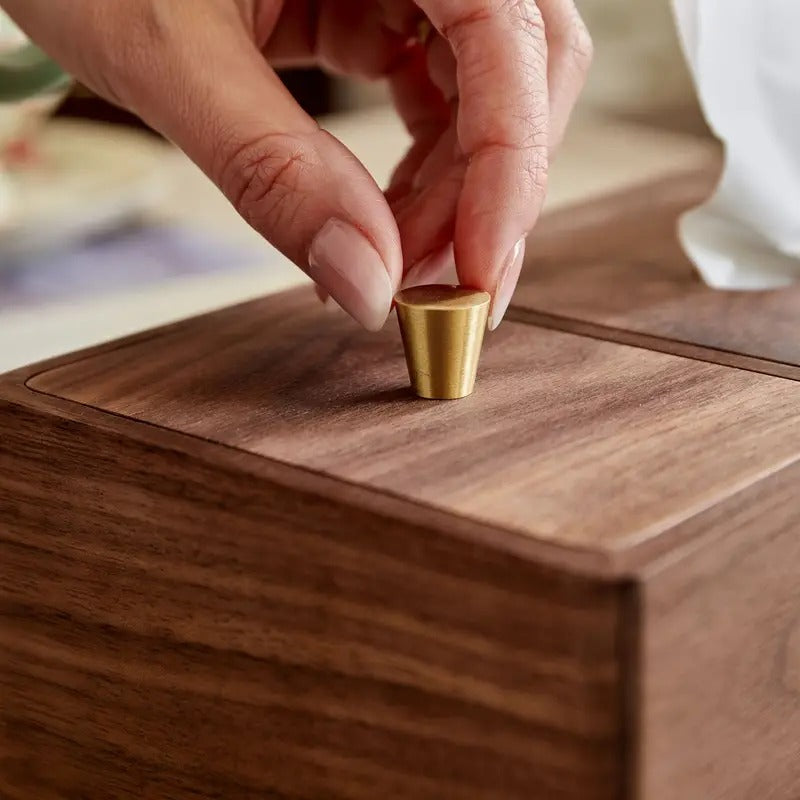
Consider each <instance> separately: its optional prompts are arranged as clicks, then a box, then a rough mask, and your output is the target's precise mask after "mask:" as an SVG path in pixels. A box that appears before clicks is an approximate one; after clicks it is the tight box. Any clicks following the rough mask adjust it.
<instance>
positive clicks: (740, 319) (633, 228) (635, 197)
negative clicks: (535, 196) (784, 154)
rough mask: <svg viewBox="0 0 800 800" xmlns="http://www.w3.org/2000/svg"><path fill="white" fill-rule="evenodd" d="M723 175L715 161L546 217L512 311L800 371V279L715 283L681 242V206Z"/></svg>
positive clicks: (606, 334) (715, 357)
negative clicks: (732, 285)
mask: <svg viewBox="0 0 800 800" xmlns="http://www.w3.org/2000/svg"><path fill="white" fill-rule="evenodd" d="M715 180H716V168H714V167H710V168H709V170H707V171H705V172H702V171H701V172H695V173H689V174H685V175H678V176H673V177H671V178H667V179H665V180H662V181H660V182H658V183H656V184H652V185H648V186H644V187H642V188H641V189H639V190H638V191H633V192H625V193H622V194H620V195H617V196H615V197H611V198H605V199H603V200H599V201H595V202H591V203H588V204H586V205H584V206H582V207H579V208H575V209H569V210H566V211H563V212H558V213H556V214H554V215H552V216H551V217H550V218H548V219H546V220H544V221H543V223H542V224H541V225H540V226H539V227H537V230H536V236H534V237H533V238H532V240H531V243H530V248H529V259H528V263H527V264H526V268H525V270H524V271H523V277H522V280H521V284H520V288H519V290H518V291H517V293H516V295H515V297H514V308H513V309H512V312H511V316H512V318H516V319H520V318H522V317H524V312H532V313H533V316H532V317H530V318H528V321H531V322H534V323H538V324H546V325H548V326H552V327H556V328H561V329H565V330H574V329H575V327H574V322H579V323H588V324H589V326H590V327H589V330H588V331H587V329H586V327H585V326H584V327H583V328H580V330H581V332H590V333H591V334H592V335H597V336H599V337H601V338H604V339H608V340H611V341H630V340H631V337H630V335H629V334H631V333H632V334H634V335H637V334H638V335H639V336H640V338H639V339H638V341H639V342H640V343H642V344H643V345H644V346H646V347H649V348H654V349H662V350H666V351H669V352H676V353H680V354H682V355H689V356H690V357H702V358H706V359H709V360H712V361H716V362H721V363H729V364H733V365H735V366H743V367H745V368H747V369H757V370H759V371H762V372H765V373H768V374H777V375H791V376H792V377H794V378H798V377H800V369H798V366H800V337H798V336H797V335H796V321H797V319H798V316H800V287H790V288H787V289H781V290H773V291H755V292H751V291H746V292H734V291H719V290H714V289H710V288H708V287H707V286H706V285H705V284H703V283H702V282H701V281H700V279H699V278H698V276H697V275H696V273H695V271H694V269H693V267H692V265H691V264H690V262H689V261H688V260H687V258H686V256H685V255H684V253H683V251H682V250H681V248H680V246H679V243H678V241H677V237H676V231H675V227H676V224H677V219H678V217H679V215H680V214H681V213H682V212H684V211H685V210H687V209H688V208H691V207H693V206H695V205H697V204H699V203H700V202H702V200H703V199H705V198H706V197H707V196H708V194H709V192H710V191H711V188H712V187H713V185H714V182H715ZM520 312H522V316H520ZM626 334H627V335H626ZM641 337H644V338H641ZM657 339H660V340H662V341H661V342H658V341H655V340H657ZM634 340H637V339H636V336H634ZM687 345H688V346H689V348H688V349H687V347H686V346H687ZM697 346H699V347H700V348H703V350H704V351H705V352H701V353H698V347H697ZM787 367H788V369H787Z"/></svg>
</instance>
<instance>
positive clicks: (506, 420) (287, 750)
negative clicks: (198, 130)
mask: <svg viewBox="0 0 800 800" xmlns="http://www.w3.org/2000/svg"><path fill="white" fill-rule="evenodd" d="M711 182H713V172H711V171H710V172H709V173H707V174H697V175H694V176H693V177H691V176H685V175H684V176H677V177H675V178H674V179H671V180H668V181H666V182H664V183H661V184H658V185H657V186H654V187H650V188H649V189H648V190H646V191H643V192H641V193H638V194H637V193H636V192H632V193H628V194H626V195H625V196H623V197H620V198H617V199H615V200H613V201H609V202H608V203H606V204H591V205H589V206H586V207H584V208H582V209H576V210H575V211H574V212H573V213H572V214H571V216H569V217H567V216H560V215H556V216H554V217H552V218H551V219H549V220H547V221H546V222H545V223H544V224H543V226H542V228H541V235H540V236H539V237H538V238H537V243H536V244H535V246H534V248H533V252H534V266H535V268H536V269H538V270H539V276H540V279H541V281H540V284H539V285H538V289H537V291H534V289H533V284H532V283H530V284H529V283H527V282H526V285H525V286H524V287H523V289H522V290H521V293H520V298H521V304H520V305H518V306H516V307H515V308H513V309H512V311H511V314H510V316H511V318H512V321H510V322H508V323H507V324H504V325H503V326H502V327H501V328H500V330H499V332H497V333H496V334H494V335H492V336H490V337H489V338H488V343H487V347H486V351H485V354H484V359H483V364H482V370H481V375H480V378H479V388H478V392H477V393H476V394H475V395H474V396H473V397H471V398H469V399H468V400H464V401H459V402H456V403H431V402H427V401H422V400H417V399H415V398H413V397H412V396H411V394H410V392H409V390H408V388H407V376H406V374H405V367H404V363H403V359H402V354H401V349H400V339H399V335H398V334H397V332H396V330H395V329H394V327H393V326H392V327H390V328H388V329H387V330H386V331H385V332H383V333H382V334H380V335H370V334H366V333H363V332H361V331H359V330H358V329H357V328H356V327H355V326H354V325H353V324H351V323H350V322H348V321H347V320H346V319H344V318H335V317H333V318H332V317H330V316H329V315H328V314H326V313H324V312H323V311H321V310H320V309H319V307H318V305H317V304H316V302H315V301H314V300H313V299H312V298H310V297H309V295H308V294H307V293H306V292H302V291H296V292H292V293H288V294H284V295H281V296H279V297H274V298H270V299H266V300H263V301H257V302H255V303H251V304H247V305H244V306H239V307H236V308H231V309H226V310H224V311H221V312H218V313H215V314H212V315H207V316H204V317H200V318H197V319H194V320H189V321H186V322H183V323H178V324H176V325H173V326H170V327H168V328H165V329H162V330H159V331H153V332H149V333H146V334H142V335H138V336H135V337H132V338H131V339H130V340H127V341H124V342H119V343H112V344H110V345H105V346H101V347H99V348H95V349H94V350H92V351H91V352H88V353H85V354H80V355H75V356H68V357H64V358H61V359H56V360H55V361H54V362H52V363H49V364H46V365H41V366H39V367H35V368H31V369H29V370H21V371H18V372H17V373H14V374H12V375H10V376H6V377H5V378H0V797H2V798H3V800H6V798H8V800H21V799H22V798H24V799H25V800H29V798H36V799H37V800H39V798H41V799H42V800H77V799H78V798H80V799H81V800H84V798H85V799H86V800H95V799H96V800H101V798H102V799H103V800H105V799H106V798H132V797H135V798H144V799H145V800H149V798H153V800H156V799H157V800H162V798H170V799H172V798H176V799H177V800H189V798H193V800H198V799H199V800H212V798H219V797H224V798H226V800H240V799H242V800H244V798H247V799H248V800H249V798H266V797H269V798H278V799H279V800H284V799H285V800H319V799H320V798H331V800H340V798H341V800H367V798H369V800H373V799H374V798H375V797H380V798H386V800H395V798H398V799H399V800H404V799H405V798H408V799H409V800H411V798H413V799H414V800H428V799H430V800H434V798H435V799H436V800H441V798H446V800H484V798H485V799H486V800H489V799H490V798H491V800H518V799H519V800H522V798H525V799H526V800H527V799H528V798H531V797H535V798H540V797H541V798H548V800H550V799H551V798H552V799H553V800H672V798H675V797H680V798H686V800H694V799H695V798H698V800H699V799H700V798H702V800H716V799H717V798H719V800H723V798H724V800H750V798H752V797H761V796H763V797H768V798H770V800H796V798H797V796H798V794H800V769H799V768H798V766H797V765H798V763H800V760H798V759H800V753H798V749H797V742H798V741H800V677H798V676H800V666H798V665H800V623H798V620H800V589H798V586H797V580H796V576H797V574H798V569H800V546H798V544H797V541H796V540H797V536H796V531H797V528H798V524H800V503H798V500H797V491H796V487H797V484H798V481H799V480H800V458H798V456H799V455H800V425H798V424H797V421H798V417H800V411H798V408H800V406H799V405H798V397H799V395H798V392H799V391H800V386H798V384H797V381H796V380H794V379H795V378H797V377H798V376H800V372H798V371H797V370H798V367H797V366H796V360H794V359H795V356H794V355H793V353H794V350H793V345H792V344H791V342H790V341H788V340H790V339H791V333H792V332H791V331H790V328H789V321H790V317H791V305H792V302H793V301H792V300H791V297H792V292H787V293H785V294H784V295H781V296H780V297H778V296H777V295H775V296H773V297H770V298H768V297H766V296H765V295H764V296H759V295H758V294H754V295H748V296H747V297H744V296H717V295H714V296H713V297H711V296H708V293H707V291H706V290H705V289H704V288H703V287H702V286H700V285H699V283H698V282H697V281H696V280H695V279H694V278H693V277H692V274H691V272H690V271H687V270H688V265H687V264H686V262H685V261H681V256H680V252H679V251H678V250H677V247H676V245H675V240H674V237H673V236H672V233H671V230H672V226H673V225H674V220H675V216H676V215H677V213H679V211H680V210H681V209H682V208H685V207H686V206H687V205H690V204H691V203H692V202H694V200H696V199H698V198H700V197H701V196H702V195H703V192H704V191H707V190H708V187H709V186H710V185H711ZM692 198H694V200H693V199H692ZM636 265H639V266H636ZM641 265H646V271H647V274H649V275H650V278H647V279H643V278H642V276H643V275H645V270H643V269H640V267H641ZM562 273H563V274H562ZM531 274H532V273H531ZM653 275H658V276H659V277H657V278H653ZM651 278H652V279H651ZM526 280H530V279H526ZM593 299H594V300H595V301H596V302H595V303H594V307H595V308H596V309H597V311H596V312H595V313H594V315H592V314H591V313H587V312H586V309H587V308H589V306H590V305H592V300H593ZM687 309H688V311H687ZM684 311H685V313H684ZM700 311H702V313H700ZM734 314H738V315H739V318H740V319H739V321H740V323H741V327H742V328H743V329H744V333H742V331H740V330H739V329H738V328H737V325H736V319H734V316H733V315H734ZM728 315H730V318H729V317H728ZM513 320H517V321H516V322H515V321H513ZM631 320H633V321H631ZM637 320H638V322H637ZM535 321H536V322H541V323H542V324H544V325H547V326H548V327H547V328H543V327H540V326H537V325H534V324H531V323H532V322H535ZM578 334H580V335H578ZM745 340H746V341H745ZM620 342H624V343H620ZM748 348H749V349H748ZM682 356H687V357H682ZM717 362H718V363H717ZM771 372H772V373H775V374H774V375H771V374H768V373H771ZM759 373H765V374H759ZM779 376H784V377H779ZM787 378H789V379H787Z"/></svg>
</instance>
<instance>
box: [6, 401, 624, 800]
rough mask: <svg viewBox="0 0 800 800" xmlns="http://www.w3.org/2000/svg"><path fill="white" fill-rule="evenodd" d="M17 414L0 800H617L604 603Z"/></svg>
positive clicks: (507, 562)
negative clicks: (0, 799)
mask: <svg viewBox="0 0 800 800" xmlns="http://www.w3.org/2000/svg"><path fill="white" fill-rule="evenodd" d="M5 394H6V395H9V394H11V392H10V390H8V389H7V390H6V391H5ZM17 396H19V397H23V398H24V394H23V393H21V392H20V393H19V394H18V395H17ZM23 405H25V406H27V407H23ZM34 405H35V403H34ZM30 406H31V403H30V402H28V403H27V404H18V403H16V402H15V401H9V400H5V401H1V402H0V796H2V797H3V799H4V800H31V798H36V800H54V799H55V798H81V800H95V799H96V800H107V799H108V798H137V799H139V798H153V799H154V800H155V799H156V798H157V799H158V800H162V799H163V798H171V799H172V798H181V799H182V798H187V799H188V798H195V799H196V798H218V797H224V798H226V800H239V798H265V797H269V798H281V799H282V798H287V799H288V798H291V799H292V800H297V798H310V799H311V798H347V799H352V800H361V798H364V800H367V799H369V800H374V798H376V797H381V798H413V799H414V800H425V799H426V798H429V799H430V800H440V799H441V798H443V797H447V798H454V799H456V800H462V799H463V800H475V799H476V798H478V799H480V798H485V799H486V800H495V798H497V797H502V798H514V799H516V798H518V799H519V800H528V798H530V797H531V793H532V792H533V793H535V794H538V795H539V796H542V797H548V798H555V799H558V798H569V799H570V800H572V799H573V798H575V799H576V800H577V798H581V800H615V798H617V797H619V794H620V792H621V790H622V789H621V784H622V781H623V764H624V756H623V747H624V735H623V730H622V727H623V723H622V711H621V708H622V706H621V698H620V692H621V686H622V678H621V671H622V669H623V667H622V663H621V662H622V659H623V656H624V649H623V643H622V640H621V637H622V631H621V628H620V626H621V615H620V605H621V602H622V596H623V592H624V589H623V587H620V586H616V585H613V584H602V583H598V582H597V581H592V580H590V579H587V578H580V577H570V576H568V575H565V574H563V573H560V572H554V571H552V570H548V569H544V568H542V567H540V566H539V565H537V564H536V563H533V562H531V561H529V560H525V559H521V558H518V557H515V556H513V555H509V554H504V553H502V552H499V551H498V550H497V549H496V548H494V547H492V546H490V545H488V544H484V545H481V544H479V543H477V542H474V541H473V542H472V543H471V544H469V545H465V543H464V542H463V541H462V540H460V539H458V538H457V537H453V536H447V535H442V534H441V533H439V532H436V531H434V530H432V529H430V528H427V527H424V526H421V525H409V524H408V523H404V522H399V521H397V520H396V519H394V518H392V517H390V516H387V515H386V514H377V513H370V512H366V511H362V510H359V509H357V508H354V507H351V506H348V505H347V504H346V503H345V502H344V501H343V500H342V499H341V498H339V499H336V500H332V499H325V498H322V497H320V496H319V495H313V494H310V493H308V492H303V491H301V490H298V489H296V488H291V487H288V486H286V485H285V484H282V483H276V482H275V481H273V480H270V479H268V478H266V477H264V476H263V475H259V474H255V473H252V472H248V471H246V470H245V469H243V468H241V466H240V467H231V466H228V465H224V466H223V464H224V462H225V459H224V457H223V456H218V457H214V458H212V459H210V458H209V452H208V448H203V447H200V448H199V449H193V448H191V447H190V448H188V449H185V450H182V451H181V450H178V449H176V447H177V446H176V445H174V443H173V442H172V441H171V440H172V439H178V440H180V439H181V438H185V437H177V436H175V437H171V436H170V435H169V434H167V433H166V432H164V431H160V432H155V433H156V434H157V435H156V436H150V435H149V434H152V433H153V431H148V430H144V431H137V430H133V431H131V430H130V429H129V427H126V425H125V424H124V422H123V421H114V420H108V419H106V420H102V419H98V418H99V417H101V416H102V415H99V414H96V415H93V414H86V413H85V412H83V411H81V410H80V409H79V408H78V407H75V408H73V409H70V408H69V404H65V403H60V404H59V403H55V404H53V405H49V406H48V405H45V406H43V407H42V409H41V410H39V411H35V410H33V409H32V408H31V407H30ZM44 409H47V410H46V411H45V410H44ZM76 410H77V411H76ZM138 427H139V428H142V427H143V426H138ZM140 436H144V441H140V440H139V437H140ZM189 444H190V445H191V442H190V443H189ZM216 450H219V448H216ZM212 460H213V462H215V463H211V461H212Z"/></svg>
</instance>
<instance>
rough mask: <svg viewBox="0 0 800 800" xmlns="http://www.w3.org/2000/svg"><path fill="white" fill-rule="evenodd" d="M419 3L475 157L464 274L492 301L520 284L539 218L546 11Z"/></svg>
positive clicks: (466, 203) (524, 3)
mask: <svg viewBox="0 0 800 800" xmlns="http://www.w3.org/2000/svg"><path fill="white" fill-rule="evenodd" d="M417 2H418V4H419V6H420V8H421V9H422V10H423V11H424V12H425V13H426V14H427V15H428V17H429V19H430V21H431V23H432V24H433V25H434V26H435V27H436V29H437V30H438V31H439V33H440V34H441V35H442V36H444V37H445V38H446V39H447V41H448V42H449V43H450V46H451V47H452V48H453V52H454V54H455V57H456V62H457V77H458V89H459V98H460V105H459V115H458V135H459V141H460V145H461V149H462V150H463V152H464V153H465V154H466V157H467V158H468V161H469V167H468V169H467V173H466V178H465V181H464V187H463V190H462V194H461V198H460V201H459V206H458V216H457V221H456V230H455V242H454V244H455V254H456V264H457V266H458V272H459V278H460V280H461V282H462V283H463V284H465V285H469V286H474V287H476V288H479V289H484V290H486V291H488V292H491V293H492V294H493V295H495V297H497V295H498V293H500V294H508V293H509V292H508V289H507V287H503V286H502V284H503V283H504V281H503V279H504V278H505V277H508V278H509V279H510V280H513V282H514V283H516V277H517V276H518V272H519V263H518V262H519V260H520V259H519V254H520V251H521V250H522V249H523V248H522V246H521V245H520V241H521V240H522V239H524V237H525V236H526V235H527V234H528V233H529V232H530V230H531V229H532V228H533V225H534V223H535V222H536V218H537V217H538V215H539V212H540V210H541V207H542V203H543V200H544V193H545V188H546V183H547V154H548V114H549V112H548V92H547V41H546V38H545V31H544V24H543V22H542V17H541V14H540V12H539V9H538V7H537V5H536V3H535V2H533V0H417ZM515 270H516V275H514V274H513V273H514V271H515ZM512 288H513V287H512ZM501 289H502V291H500V290H501ZM503 310H504V309H503Z"/></svg>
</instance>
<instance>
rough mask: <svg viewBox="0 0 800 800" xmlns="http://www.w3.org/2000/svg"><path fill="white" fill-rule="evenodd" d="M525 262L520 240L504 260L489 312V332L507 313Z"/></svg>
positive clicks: (523, 241)
mask: <svg viewBox="0 0 800 800" xmlns="http://www.w3.org/2000/svg"><path fill="white" fill-rule="evenodd" d="M524 260H525V239H524V238H523V239H520V240H519V241H518V242H517V243H516V244H515V245H514V249H513V250H512V251H511V252H510V253H509V254H508V258H506V260H505V265H504V266H503V271H502V272H501V273H500V280H499V281H498V282H497V288H496V289H495V292H494V300H493V301H492V307H491V309H490V310H489V330H490V331H493V330H496V329H497V327H498V326H499V325H500V323H501V322H502V321H503V317H504V316H505V315H506V311H508V306H509V305H510V303H511V298H512V297H513V295H514V289H516V288H517V281H518V280H519V273H520V272H521V271H522V262H523V261H524Z"/></svg>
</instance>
